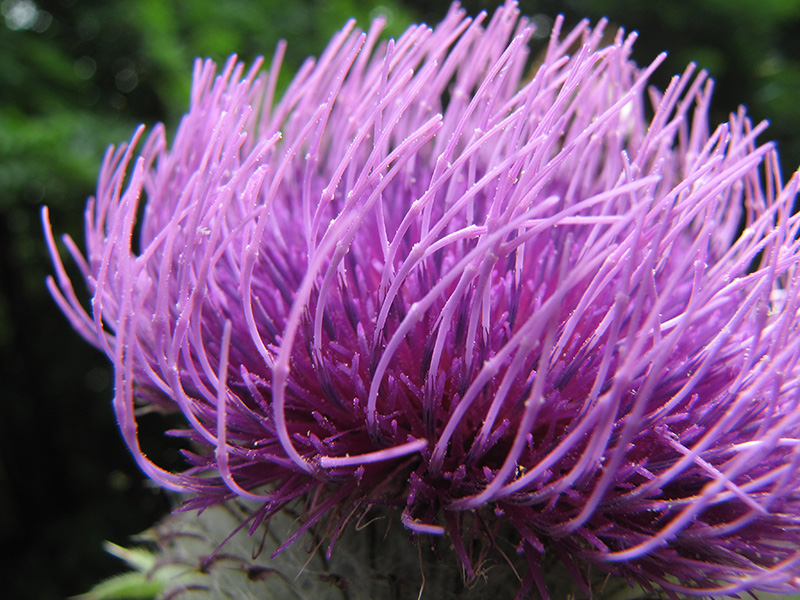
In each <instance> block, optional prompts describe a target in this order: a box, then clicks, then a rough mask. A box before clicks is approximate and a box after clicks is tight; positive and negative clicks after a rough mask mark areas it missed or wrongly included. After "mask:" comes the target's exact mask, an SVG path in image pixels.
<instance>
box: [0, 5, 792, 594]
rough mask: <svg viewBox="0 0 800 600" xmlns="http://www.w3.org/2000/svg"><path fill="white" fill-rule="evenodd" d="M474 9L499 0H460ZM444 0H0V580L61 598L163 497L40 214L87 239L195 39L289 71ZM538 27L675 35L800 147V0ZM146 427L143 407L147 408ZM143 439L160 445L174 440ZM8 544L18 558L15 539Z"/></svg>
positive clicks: (675, 9)
mask: <svg viewBox="0 0 800 600" xmlns="http://www.w3.org/2000/svg"><path fill="white" fill-rule="evenodd" d="M464 4H465V6H466V7H467V8H468V9H469V11H470V13H472V14H475V13H476V12H477V11H479V10H481V9H489V10H490V11H491V9H493V8H494V6H495V4H489V3H486V2H479V1H467V2H464ZM448 5H449V2H447V1H446V0H434V1H423V0H408V1H404V2H400V1H399V0H383V1H379V0H368V1H357V0H336V1H331V2H327V1H324V0H294V1H293V2H286V1H281V0H230V1H227V2H219V1H218V0H137V1H135V2H126V1H124V0H81V1H77V0H0V548H3V550H4V553H5V554H6V555H7V558H5V559H3V560H2V562H0V581H2V584H1V586H2V587H0V589H2V592H1V593H2V595H3V597H4V598H21V599H22V598H37V599H42V600H50V599H59V598H63V597H66V596H69V595H74V594H78V593H81V592H83V591H86V590H87V589H88V588H89V587H90V586H91V585H92V584H93V583H96V582H97V581H98V580H100V579H101V578H103V577H106V576H109V575H111V574H112V573H115V572H117V571H119V570H120V567H121V565H119V564H117V562H116V561H115V559H113V558H112V557H110V556H107V555H105V554H104V552H103V550H102V547H101V544H102V541H103V540H104V539H109V540H111V541H114V542H117V543H122V544H125V543H127V542H128V541H129V538H130V536H131V535H132V534H135V533H137V532H138V531H141V530H143V529H145V528H147V527H148V526H149V525H151V524H152V523H153V522H154V521H155V520H156V519H157V518H158V517H159V516H160V515H161V514H163V513H164V512H165V511H166V510H168V506H167V500H166V498H165V497H164V496H163V495H162V494H161V493H159V492H158V491H157V490H154V489H152V488H151V487H150V486H149V485H148V484H147V483H146V482H144V481H143V480H142V477H141V476H140V474H139V473H138V471H137V469H136V468H135V466H134V464H133V461H132V460H131V459H130V457H129V456H128V453H127V451H126V450H125V448H124V447H123V444H122V441H121V439H120V437H119V435H118V433H117V431H116V428H115V424H114V419H113V415H112V411H111V407H110V402H109V400H110V397H111V393H112V392H111V388H110V370H109V368H108V365H107V363H106V361H105V359H104V357H103V356H101V355H100V354H99V353H98V352H97V351H95V350H93V349H92V348H90V347H89V346H88V345H87V344H85V343H84V342H83V341H82V340H80V339H79V337H78V336H77V335H76V334H75V333H74V332H73V331H72V330H71V329H70V327H69V326H68V325H67V323H66V321H65V319H64V318H63V317H62V315H61V314H60V313H59V311H58V310H57V308H56V307H55V305H54V303H53V302H52V300H51V299H50V298H49V296H48V294H47V292H46V290H45V287H44V278H45V276H46V275H47V274H48V273H50V272H51V268H50V266H49V262H48V258H47V255H46V251H45V246H44V242H43V237H42V234H41V225H40V217H39V213H40V209H41V207H42V206H43V205H47V206H49V207H50V211H51V216H52V220H53V224H54V228H55V230H56V231H59V232H61V231H63V232H68V233H70V234H71V235H73V237H75V238H76V239H77V240H78V241H79V243H80V242H81V241H82V240H81V238H82V234H81V231H82V213H83V206H84V203H85V200H86V198H87V196H89V195H91V194H92V192H93V187H94V181H95V178H96V175H97V170H98V167H99V165H100V161H101V158H102V154H103V152H104V150H105V148H106V146H107V145H108V144H110V143H118V142H120V141H123V140H126V139H128V137H129V136H130V134H131V132H132V131H133V129H134V127H135V126H136V125H137V124H138V123H146V124H149V125H152V124H153V123H154V122H156V121H163V122H164V123H165V124H166V125H167V128H168V130H170V131H171V130H174V127H175V126H176V124H177V121H178V119H179V118H180V115H181V114H182V113H183V111H184V110H185V107H186V106H187V104H188V93H189V86H190V75H191V64H192V60H193V58H194V57H196V56H201V57H206V56H209V57H212V58H214V59H216V60H217V61H224V59H225V58H226V57H227V56H228V55H229V54H231V53H233V52H236V53H238V54H239V55H240V56H241V58H242V59H244V60H246V61H250V60H252V59H253V58H254V57H255V56H256V55H259V54H264V55H266V56H267V58H269V56H271V53H272V51H273V49H274V47H275V44H276V42H277V41H278V40H279V39H281V38H285V39H287V40H288V41H289V47H288V52H287V57H286V60H285V63H284V73H283V81H284V83H285V82H286V81H288V78H289V76H290V75H291V72H292V71H293V70H294V69H296V68H297V67H298V66H299V65H300V63H301V62H302V60H303V59H304V58H306V57H307V56H309V55H318V54H319V53H320V52H321V50H322V49H323V48H324V46H325V44H326V42H327V40H328V39H329V37H330V36H331V35H332V33H333V32H334V31H336V30H337V29H338V28H339V27H341V25H342V24H343V23H344V22H345V21H346V20H347V18H349V17H351V16H354V17H356V18H357V19H358V20H359V22H360V23H362V24H366V23H367V22H368V21H369V19H370V18H371V17H372V16H374V15H375V14H378V13H382V14H385V15H387V16H388V24H389V25H388V33H389V34H390V35H391V34H398V33H399V32H401V31H402V30H403V29H405V27H406V26H408V24H410V23H411V22H418V21H420V20H423V21H426V22H428V23H435V22H437V21H438V20H439V19H440V18H441V17H442V16H443V15H444V13H445V12H446V10H447V7H448ZM522 9H523V12H524V13H526V14H528V15H531V16H534V17H535V19H536V21H537V23H540V24H541V26H542V28H543V33H546V31H547V28H548V27H549V25H550V24H551V23H552V17H553V16H554V15H556V14H558V13H559V12H561V13H563V14H565V16H566V19H567V25H568V26H569V25H573V24H575V23H576V22H577V21H578V20H579V18H581V17H589V18H590V19H592V20H593V21H596V20H597V19H598V18H600V17H603V16H607V17H609V18H610V20H611V22H612V23H613V24H614V25H615V26H616V25H622V26H625V27H626V29H628V30H634V29H635V30H638V31H639V32H640V39H639V41H638V42H637V46H636V55H635V57H636V59H637V60H638V62H639V63H640V64H645V63H647V62H649V61H650V60H652V59H653V58H654V57H655V56H656V54H657V53H658V52H660V51H662V50H665V49H667V50H669V51H670V55H669V58H668V61H667V63H666V65H664V66H662V67H661V69H659V71H658V75H657V78H656V79H655V83H656V84H657V85H659V86H661V87H663V86H665V85H666V82H667V81H668V80H669V77H670V76H671V75H673V74H675V73H678V72H681V71H682V70H683V68H684V66H685V65H686V63H687V62H689V61H690V60H694V61H696V62H698V63H699V64H700V66H702V67H705V68H707V69H708V70H709V71H710V72H711V74H712V76H713V77H714V78H715V79H716V80H717V92H716V95H715V100H714V111H715V112H714V115H713V117H714V120H715V121H720V120H724V119H725V118H726V116H727V113H728V112H730V111H733V110H736V108H737V106H738V105H739V104H745V105H746V106H747V107H748V111H749V113H750V115H751V116H752V118H753V119H754V120H756V121H758V120H761V119H765V118H768V119H770V121H771V123H772V126H771V128H770V129H769V130H768V136H769V137H771V138H773V139H776V140H777V141H778V144H779V148H780V150H781V153H782V155H781V156H782V161H783V167H784V172H785V175H788V174H790V173H791V172H792V171H793V170H794V169H795V168H796V166H797V165H798V164H800V0H697V1H695V2H686V1H685V0H660V1H658V2H656V1H649V2H648V1H637V0H563V1H560V2H559V1H556V0H538V1H530V2H527V1H523V2H522ZM143 426H144V427H145V429H146V424H145V425H143ZM159 440H160V438H158V437H154V441H153V442H151V444H152V448H151V452H157V453H159V455H160V456H161V457H162V459H163V460H162V462H163V461H166V462H167V463H169V461H171V460H176V457H175V450H174V449H170V448H169V447H158V446H157V444H158V443H159ZM9 554H11V558H10V559H9V558H8V555H9Z"/></svg>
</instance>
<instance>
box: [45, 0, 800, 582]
mask: <svg viewBox="0 0 800 600" xmlns="http://www.w3.org/2000/svg"><path fill="white" fill-rule="evenodd" d="M560 27H561V21H560V20H558V21H556V25H555V29H554V31H553V34H552V36H551V38H550V42H549V44H548V46H547V49H546V51H545V53H544V55H543V57H542V60H541V64H540V66H539V67H538V68H537V69H536V70H535V71H533V72H532V73H533V76H532V77H530V76H529V66H528V65H529V58H530V57H529V51H528V47H527V45H526V42H527V40H528V38H529V37H530V35H531V30H530V28H528V27H527V24H526V21H525V20H524V19H520V17H519V15H518V12H517V10H516V7H515V5H514V4H513V3H508V4H506V6H504V7H503V8H500V9H499V10H498V11H497V12H496V13H495V15H494V16H493V17H492V18H491V19H486V18H485V15H481V16H479V17H477V18H475V19H474V20H470V19H468V18H466V17H465V15H464V12H463V11H462V10H461V9H459V8H458V7H457V6H454V7H453V8H452V9H451V10H450V12H449V13H448V15H447V17H446V18H445V19H444V21H443V22H442V23H441V24H439V25H438V26H437V27H436V28H434V29H430V28H428V27H425V26H415V27H412V28H411V29H409V30H408V31H406V32H405V33H404V34H403V35H402V36H401V37H400V38H399V39H397V40H390V41H388V42H385V43H384V42H380V41H379V33H380V30H381V23H380V21H376V22H375V23H373V25H372V27H371V28H370V29H369V31H368V32H366V33H363V32H361V31H359V30H357V29H355V27H354V25H353V24H352V23H350V24H348V25H347V26H346V27H345V29H344V30H343V31H342V32H341V33H340V34H338V35H337V36H336V37H335V38H334V39H333V40H332V41H331V43H330V45H329V46H328V48H327V50H326V51H325V52H324V54H323V55H322V57H321V58H320V59H319V60H318V61H316V62H314V61H311V60H309V61H308V62H307V63H306V64H305V65H304V66H303V67H302V68H301V69H300V71H299V72H298V74H297V75H296V77H295V78H294V80H293V82H292V83H291V84H290V86H289V87H288V89H287V90H286V92H285V94H284V95H283V98H282V99H281V100H280V101H277V102H276V101H274V90H275V85H276V77H277V73H278V69H279V65H280V62H281V57H282V53H283V48H284V47H283V46H280V47H279V48H278V51H277V53H276V56H275V58H274V60H273V63H272V65H271V67H270V69H269V72H268V74H259V71H260V67H261V64H260V63H256V64H255V65H253V66H252V68H251V69H250V70H249V71H247V72H245V70H244V67H243V65H241V64H239V63H237V62H236V60H235V58H232V59H231V60H229V61H228V63H227V64H226V65H225V67H224V69H223V70H222V72H221V73H220V74H218V75H217V74H216V70H215V66H214V64H213V63H211V62H210V61H206V62H197V63H196V65H195V72H194V86H193V90H192V96H191V106H190V109H189V112H188V114H187V115H186V116H185V117H184V119H183V121H182V122H181V124H180V127H179V128H178V131H177V133H176V136H175V140H174V141H173V143H172V145H171V147H170V146H169V145H168V144H167V141H166V139H165V133H164V129H163V127H161V126H157V127H156V128H155V129H154V130H153V131H152V133H150V135H149V137H147V138H146V140H145V141H144V143H143V144H142V146H141V149H140V150H139V152H138V156H136V152H135V150H134V148H135V147H136V146H137V145H139V141H140V138H141V136H142V130H141V129H140V130H139V131H137V132H136V134H135V135H134V137H133V139H132V141H131V143H130V144H128V145H123V146H121V147H120V148H118V149H116V150H115V149H113V148H112V149H110V150H109V152H108V153H107V155H106V158H105V161H104V163H103V166H102V170H101V173H100V179H99V183H98V188H97V195H96V197H95V198H93V199H91V200H90V201H89V204H88V206H87V210H86V253H85V258H84V254H82V253H81V251H79V250H78V248H77V246H76V244H75V243H74V242H72V241H71V240H70V239H69V238H65V243H66V245H67V248H68V250H69V252H70V254H71V255H72V257H73V258H74V260H75V261H76V262H77V264H78V266H79V268H80V269H81V271H82V274H83V277H84V279H85V281H86V283H87V285H88V287H89V290H90V293H91V295H92V300H91V311H90V312H87V311H86V309H85V308H84V307H83V306H82V305H81V303H80V302H79V300H78V299H77V296H76V294H75V293H74V292H73V288H72V284H71V282H70V280H69V278H68V277H67V275H66V272H65V269H64V267H63V266H62V263H61V259H60V258H59V254H58V251H57V249H56V245H55V241H54V239H53V236H52V234H51V233H50V227H49V224H48V223H47V213H46V212H45V213H44V216H45V222H46V231H47V234H48V242H49V244H50V249H51V252H52V255H53V259H54V262H55V265H56V274H57V280H52V279H51V280H50V281H49V282H48V284H49V287H50V290H51V292H52V293H53V295H54V297H55V299H56V301H57V302H58V303H59V305H60V307H61V308H62V310H63V311H64V312H65V313H66V314H67V316H68V317H69V318H70V320H71V322H72V324H73V325H74V326H75V328H76V329H77V330H78V331H79V332H80V333H81V334H82V335H83V336H84V337H85V338H86V339H87V340H89V341H90V342H92V343H93V344H95V345H96V346H98V347H99V348H100V349H101V350H102V351H104V352H105V353H106V354H107V355H108V356H109V358H110V359H111V360H112V361H113V363H114V368H115V398H114V407H115V410H116V414H117V419H118V421H119V425H120V428H121V430H122V434H123V436H124V438H125V441H126V442H127V444H128V445H129V447H130V449H131V450H132V452H133V454H134V456H135V458H136V460H137V461H138V464H139V465H140V467H141V468H142V469H143V470H144V471H145V472H146V473H147V474H148V475H149V476H150V477H151V478H153V479H154V480H155V481H157V482H158V483H159V484H161V485H162V486H164V487H166V488H169V489H171V490H177V491H180V492H191V493H192V494H193V499H192V500H190V501H189V505H188V506H189V507H192V508H202V507H206V506H210V505H212V504H215V503H218V502H222V501H225V500H227V499H230V498H234V497H242V498H245V499H249V500H254V501H257V502H259V503H260V506H261V508H260V509H259V510H258V511H257V512H256V513H255V514H254V516H253V527H254V528H255V526H256V525H257V524H258V523H260V522H263V521H264V520H266V519H268V518H269V517H270V516H271V515H273V514H275V513H276V512H277V511H279V510H281V509H282V508H283V507H285V506H286V505H287V503H289V502H291V501H293V500H295V499H298V498H305V499H306V501H307V506H308V509H307V512H306V514H305V515H304V522H303V523H302V525H301V526H299V527H298V530H297V532H296V533H295V534H294V535H293V536H292V537H290V538H289V539H288V540H287V541H286V544H284V546H285V545H288V544H290V543H291V542H292V541H293V540H295V539H296V538H297V537H298V536H300V535H301V534H302V533H303V532H304V531H306V530H307V529H308V528H309V527H311V526H312V525H313V524H315V523H317V522H319V521H320V520H321V519H323V518H329V519H332V521H331V523H332V524H333V525H332V529H331V530H330V531H331V538H332V540H334V541H335V539H336V537H337V536H338V535H339V534H340V533H341V531H342V530H343V528H344V527H346V526H347V523H348V519H349V518H350V516H351V515H353V514H354V513H355V512H356V511H357V510H358V509H360V508H365V507H368V506H370V505H375V504H378V505H382V504H388V505H390V506H399V507H402V522H403V523H404V524H405V526H406V527H407V528H409V529H410V530H412V531H414V532H419V533H430V534H445V535H447V536H449V538H450V539H451V542H452V546H453V547H454V549H455V553H456V554H457V555H458V557H459V558H460V560H461V561H462V562H463V565H464V568H465V571H466V574H467V577H472V576H473V575H474V574H475V569H476V562H477V558H478V556H479V554H480V552H482V550H481V547H482V546H481V544H488V545H489V546H491V544H492V542H493V538H494V536H495V534H496V532H497V531H498V528H499V527H501V526H506V525H508V524H510V525H511V526H513V528H514V530H515V532H516V533H515V535H516V536H517V539H516V542H518V543H519V551H520V553H523V554H524V556H525V557H526V558H527V562H528V564H529V570H528V574H527V576H526V578H525V581H524V582H523V585H522V587H523V589H529V588H530V587H532V586H534V585H536V586H537V587H538V588H539V590H540V591H541V593H542V594H543V595H545V596H546V595H547V592H546V585H545V584H544V582H543V577H542V573H541V571H540V563H541V560H542V557H543V555H545V554H547V555H550V554H553V555H555V556H557V557H558V558H559V559H560V560H562V561H563V562H564V563H565V564H566V565H567V567H568V568H569V569H570V570H571V571H572V572H573V573H575V574H576V578H578V579H581V576H580V575H578V573H579V572H580V571H581V570H582V566H584V565H587V564H591V565H596V566H598V567H599V568H600V569H602V570H605V571H607V572H611V573H616V574H619V575H622V576H624V577H627V578H629V579H630V580H632V581H637V582H640V583H643V584H644V585H645V586H647V587H654V588H662V589H665V590H667V591H668V593H669V594H670V595H672V597H675V595H676V594H677V593H692V594H698V595H708V594H721V593H736V592H739V591H743V590H767V591H776V592H787V591H793V590H794V591H797V590H798V589H800V530H799V528H800V477H798V470H797V469H798V468H800V385H799V384H800V331H798V329H800V319H798V308H800V270H798V262H800V243H798V241H797V237H798V236H797V233H798V227H800V217H797V216H794V215H793V214H792V209H793V202H794V199H795V195H796V191H797V185H798V178H797V176H796V175H795V176H794V177H792V178H791V180H790V182H789V183H788V184H787V185H786V186H784V184H783V182H782V178H781V175H780V173H779V169H778V161H777V155H776V152H775V150H774V148H773V146H772V145H770V144H764V145H759V144H758V143H757V142H756V137H757V135H758V134H760V133H761V132H762V130H763V129H764V127H765V125H764V124H761V125H757V126H753V125H752V124H751V122H750V121H749V120H748V119H747V117H746V116H745V114H744V111H739V113H737V114H733V115H731V117H730V120H729V121H728V122H727V123H724V124H723V125H720V126H719V127H717V128H716V129H713V130H712V129H710V128H709V125H708V121H707V111H708V106H709V101H710V96H711V87H712V85H711V81H710V80H708V79H707V76H706V74H705V73H704V72H699V73H695V72H694V68H693V67H692V66H690V67H689V68H687V69H686V72H685V73H683V74H682V75H681V76H680V77H675V78H674V79H673V80H672V82H671V83H670V85H669V87H668V88H667V89H666V91H664V92H663V93H662V92H659V91H656V90H649V89H647V80H648V77H649V75H650V74H651V73H652V72H653V70H654V69H655V68H656V67H657V65H658V64H659V63H660V62H661V59H662V58H663V57H659V59H657V60H656V61H655V62H654V63H653V64H652V65H650V66H648V67H647V68H645V69H640V68H638V67H637V66H636V65H635V64H634V63H633V62H632V61H631V60H630V51H631V46H632V44H633V42H634V39H635V35H627V36H626V35H625V34H624V33H623V32H622V31H620V32H619V33H618V34H617V36H616V38H615V41H614V42H613V44H612V45H610V46H607V47H603V44H602V37H603V33H604V24H602V23H601V24H600V25H598V26H597V27H596V28H594V29H591V28H590V27H589V26H588V25H587V24H586V23H582V24H581V25H579V26H578V27H577V28H576V29H575V30H573V31H572V32H570V33H568V34H566V35H562V32H561V31H560ZM571 50H574V53H573V54H568V52H570V51H571ZM135 156H136V157H135ZM141 209H143V210H141ZM134 232H136V234H134ZM139 403H141V404H143V405H153V406H156V407H159V408H162V409H166V410H170V411H180V413H182V414H183V417H184V418H185V420H186V422H187V423H188V427H187V429H186V430H185V431H179V432H172V433H173V434H175V435H181V436H185V437H187V438H189V439H190V440H191V442H192V444H191V447H192V449H193V451H192V452H189V451H187V452H186V457H187V460H188V462H189V464H190V468H189V469H188V470H186V471H184V472H181V473H172V472H169V471H167V470H164V469H162V468H160V467H159V466H157V465H155V464H153V463H152V462H151V461H150V460H149V459H148V458H147V457H146V456H145V454H144V452H143V451H142V449H141V448H140V445H139V441H138V438H137V420H136V412H135V410H134V406H135V404H139ZM476 542H477V543H476ZM331 544H333V541H332V542H331ZM484 547H485V546H484ZM329 551H330V550H329ZM481 556H482V555H481Z"/></svg>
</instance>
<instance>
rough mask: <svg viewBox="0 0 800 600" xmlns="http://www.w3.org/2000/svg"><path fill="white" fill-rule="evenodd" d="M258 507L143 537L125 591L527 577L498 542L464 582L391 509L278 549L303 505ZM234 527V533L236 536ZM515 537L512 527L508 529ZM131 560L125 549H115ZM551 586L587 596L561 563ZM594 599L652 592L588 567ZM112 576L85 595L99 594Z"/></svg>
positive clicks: (199, 598)
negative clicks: (332, 534)
mask: <svg viewBox="0 0 800 600" xmlns="http://www.w3.org/2000/svg"><path fill="white" fill-rule="evenodd" d="M254 508H255V506H254V505H253V504H252V503H248V502H246V501H242V500H231V501H228V502H225V503H223V504H219V505H215V506H213V507H210V508H209V509H207V510H205V511H203V512H202V513H200V514H199V515H197V514H195V513H194V512H188V513H187V512H178V513H175V514H172V515H170V516H168V517H166V518H165V519H163V520H162V521H161V522H160V523H158V524H157V525H156V526H155V527H153V528H152V529H150V530H148V531H146V532H144V533H143V534H141V535H140V536H137V539H138V541H139V542H140V543H142V542H144V545H142V546H140V547H139V548H138V549H136V550H134V551H137V552H139V553H142V552H146V557H147V559H146V560H141V558H140V557H136V558H139V560H136V561H133V560H129V562H131V563H132V565H131V566H133V567H135V568H138V569H139V570H140V571H141V575H140V576H139V578H138V581H139V584H138V585H135V584H134V586H132V585H131V579H132V578H128V579H126V580H125V585H126V586H128V587H127V588H126V589H128V590H130V589H134V587H138V588H141V589H152V588H153V582H156V585H157V588H158V592H157V593H158V596H159V597H161V598H169V599H170V600H194V599H196V600H228V599H231V598H236V599H237V600H247V599H251V598H252V599H253V600H257V599H258V600H261V599H264V598H297V599H308V600H328V599H330V600H342V599H344V598H347V599H348V600H375V599H377V598H387V599H388V598H396V599H404V598H409V599H411V598H414V599H417V598H422V599H443V600H456V599H457V600H480V599H483V598H486V597H487V595H491V596H492V597H496V598H512V597H513V596H514V594H515V592H516V590H517V589H518V588H519V585H520V580H519V577H518V575H517V574H516V573H515V571H514V568H517V569H519V568H524V565H522V564H521V562H522V561H521V560H520V557H518V556H516V553H515V551H514V544H513V543H512V542H511V541H510V538H509V537H506V536H503V539H500V540H498V541H499V542H500V543H499V546H498V548H497V551H496V552H495V553H494V555H493V556H487V557H486V558H485V559H484V560H483V561H482V562H481V564H480V566H479V572H478V573H476V575H475V577H474V578H473V579H472V580H470V581H467V582H465V581H464V580H463V578H464V571H463V568H462V566H461V564H460V562H459V561H458V559H457V558H456V557H455V555H454V554H453V552H452V551H451V549H450V548H448V547H447V546H448V544H447V542H446V541H445V540H444V539H443V538H442V537H440V536H410V535H409V532H408V530H407V529H405V528H404V527H402V525H400V524H399V523H398V522H397V520H396V519H393V518H392V514H391V512H390V511H386V510H384V509H380V508H374V507H373V508H372V509H370V510H369V511H368V512H366V513H364V514H360V515H359V516H358V519H357V520H358V523H357V526H356V527H353V528H350V529H349V530H348V531H346V532H344V533H343V535H342V537H341V539H339V540H338V541H337V550H336V552H334V553H333V554H332V555H330V556H327V555H326V553H325V552H324V548H325V538H326V535H327V534H326V532H325V526H324V525H323V524H318V525H317V526H315V527H313V528H311V530H310V531H308V532H307V533H306V535H305V536H303V538H301V539H300V540H298V541H297V543H295V544H292V545H291V546H289V547H288V548H287V549H286V550H284V551H282V552H280V553H278V554H276V555H273V553H274V552H275V550H276V549H277V548H278V547H280V546H281V544H282V542H283V541H284V540H285V539H286V538H287V537H288V536H290V535H291V533H292V532H293V531H294V529H295V528H296V527H297V523H298V521H299V520H301V519H302V516H301V515H302V508H303V507H302V506H297V507H294V508H293V509H286V510H284V511H281V512H279V513H277V514H276V515H275V516H274V517H273V518H272V519H271V520H270V522H269V524H268V525H266V524H265V525H262V526H261V527H259V528H258V529H257V530H256V531H255V532H253V533H252V534H250V533H248V528H247V525H248V523H249V521H250V517H251V514H252V512H253V510H254ZM231 532H235V533H234V534H231ZM506 533H509V532H506ZM111 551H113V552H114V554H115V555H117V556H121V557H123V558H125V556H126V553H125V551H124V549H120V548H119V547H112V548H111ZM509 567H511V568H509ZM543 569H544V571H545V573H546V574H547V576H546V580H547V583H548V589H550V591H551V593H552V594H553V596H554V597H556V598H571V597H572V598H581V597H583V592H582V590H581V587H580V585H579V584H578V583H577V582H576V581H575V580H574V578H573V577H572V576H571V575H570V574H569V573H568V572H567V571H566V570H565V569H564V567H563V565H561V564H559V563H558V562H556V560H555V559H551V560H549V561H547V563H546V564H544V565H543ZM583 579H584V580H586V581H589V582H591V583H590V585H591V589H592V590H593V594H594V596H593V597H599V598H603V599H604V600H641V599H643V598H645V593H644V592H643V591H642V590H641V589H638V588H635V587H632V586H631V585H630V584H629V583H627V582H625V581H623V580H616V579H610V578H608V577H607V576H606V575H604V574H602V573H598V572H594V573H592V572H591V570H588V571H587V572H586V573H584V574H583ZM113 583H114V580H111V581H109V582H106V583H104V584H101V586H98V588H100V589H98V590H96V591H93V592H90V593H88V594H85V595H84V596H80V597H79V599H80V600H95V599H97V598H101V597H112V596H111V595H110V594H109V595H108V596H101V595H100V592H102V591H103V590H111V589H114V588H113V587H112V584H113Z"/></svg>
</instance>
